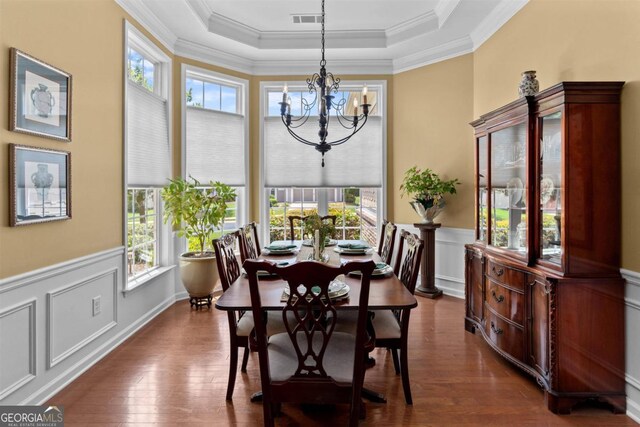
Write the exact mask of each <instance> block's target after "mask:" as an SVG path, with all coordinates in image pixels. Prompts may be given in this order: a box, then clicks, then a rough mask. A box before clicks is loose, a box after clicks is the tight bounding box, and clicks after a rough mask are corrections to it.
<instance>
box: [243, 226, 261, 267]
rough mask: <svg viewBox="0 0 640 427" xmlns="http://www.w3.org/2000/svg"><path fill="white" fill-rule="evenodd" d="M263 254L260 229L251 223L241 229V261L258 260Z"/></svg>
mask: <svg viewBox="0 0 640 427" xmlns="http://www.w3.org/2000/svg"><path fill="white" fill-rule="evenodd" d="M260 254H261V251H260V241H259V240H258V227H257V226H256V223H255V222H251V223H249V224H247V225H245V226H244V227H242V228H241V229H240V261H241V262H243V263H244V261H245V260H246V259H255V258H258V257H259V256H260Z"/></svg>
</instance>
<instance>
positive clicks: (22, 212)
mask: <svg viewBox="0 0 640 427" xmlns="http://www.w3.org/2000/svg"><path fill="white" fill-rule="evenodd" d="M9 161H10V164H9V174H10V177H9V180H10V187H9V197H10V204H11V213H10V217H9V225H10V226H12V227H15V226H18V225H26V224H33V223H38V222H47V221H57V220H62V219H70V218H71V153H69V152H68V151H59V150H49V149H44V148H36V147H28V146H26V145H17V144H9Z"/></svg>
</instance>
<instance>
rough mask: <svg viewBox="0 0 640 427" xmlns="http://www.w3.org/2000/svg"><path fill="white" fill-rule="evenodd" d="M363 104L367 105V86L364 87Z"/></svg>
mask: <svg viewBox="0 0 640 427" xmlns="http://www.w3.org/2000/svg"><path fill="white" fill-rule="evenodd" d="M362 103H363V104H366V103H367V85H364V87H363V88H362Z"/></svg>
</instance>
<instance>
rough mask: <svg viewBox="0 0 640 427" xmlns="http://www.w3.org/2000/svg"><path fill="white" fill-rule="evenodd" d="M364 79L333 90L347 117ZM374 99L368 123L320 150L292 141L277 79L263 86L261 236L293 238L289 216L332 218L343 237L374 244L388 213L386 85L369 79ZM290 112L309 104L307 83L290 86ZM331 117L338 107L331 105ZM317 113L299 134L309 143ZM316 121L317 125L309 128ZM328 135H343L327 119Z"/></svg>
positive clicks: (297, 233) (370, 98) (314, 137)
mask: <svg viewBox="0 0 640 427" xmlns="http://www.w3.org/2000/svg"><path fill="white" fill-rule="evenodd" d="M362 86H363V83H355V82H345V81H343V82H342V83H341V85H340V89H341V90H340V92H338V93H332V95H334V99H333V103H334V104H338V103H340V104H343V105H344V108H345V110H346V112H345V114H346V115H353V113H354V111H353V100H354V99H357V100H358V102H359V104H362V99H361V93H362ZM367 86H368V99H367V102H368V103H369V104H371V107H370V110H369V118H368V121H367V123H366V124H365V126H364V127H363V128H362V130H360V131H359V132H358V133H357V134H355V135H354V136H353V137H351V139H349V140H348V141H347V142H346V143H344V144H342V145H338V146H335V147H333V148H332V149H331V150H330V151H329V152H327V153H326V155H325V167H322V164H321V161H322V158H321V155H320V153H319V152H317V151H316V150H314V149H313V148H312V147H310V146H308V145H304V144H302V143H300V142H297V141H296V140H294V139H293V138H292V137H291V136H290V135H289V134H288V132H287V129H286V127H285V126H284V124H283V123H282V121H281V118H280V104H279V103H280V102H281V101H282V88H283V84H282V83H263V84H262V87H261V93H262V99H263V102H262V110H261V111H262V113H263V119H262V146H261V161H262V171H263V176H262V189H263V197H262V222H263V224H268V227H264V229H265V233H264V239H265V241H274V240H290V239H299V238H300V231H301V230H299V229H298V230H294V235H293V236H291V232H290V230H289V221H288V219H287V218H288V217H289V216H292V215H309V214H310V213H314V212H315V213H318V214H320V215H335V216H336V217H337V220H336V234H337V237H338V238H341V239H350V240H352V239H360V240H363V241H367V242H369V243H371V244H375V243H376V239H377V235H378V232H377V230H378V229H379V227H380V226H381V222H382V218H384V214H385V204H384V199H383V195H384V188H385V178H386V167H385V164H386V149H385V144H386V135H385V133H386V126H385V111H386V110H385V107H384V102H383V101H384V91H385V85H384V83H383V82H368V85H367ZM288 88H289V92H288V96H289V97H290V98H291V114H292V115H294V116H299V115H301V114H302V111H303V108H304V106H305V105H309V104H310V103H311V102H313V97H314V95H312V94H310V93H309V91H308V89H307V88H306V85H304V84H296V83H293V84H292V83H289V84H288ZM331 113H332V114H334V115H335V111H334V110H331ZM317 120H318V116H317V112H315V115H314V114H313V113H312V114H311V116H310V117H309V119H308V121H307V123H306V124H305V125H303V126H302V127H299V128H297V129H296V132H297V133H298V134H299V135H301V136H303V137H304V138H305V139H307V140H309V141H314V142H317V141H318V135H317V133H318V126H317ZM314 124H315V126H314ZM328 131H329V136H328V138H327V139H328V140H329V141H330V140H332V139H338V138H340V137H342V136H344V135H346V134H347V133H349V131H348V130H346V129H343V128H342V127H341V126H340V124H339V122H338V120H337V119H335V118H334V119H333V120H330V122H329V128H328Z"/></svg>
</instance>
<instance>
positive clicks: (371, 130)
mask: <svg viewBox="0 0 640 427" xmlns="http://www.w3.org/2000/svg"><path fill="white" fill-rule="evenodd" d="M264 120H265V122H264V185H265V187H278V188H283V187H360V188H363V187H381V186H382V181H383V176H382V170H383V164H382V159H383V147H382V142H383V135H382V118H381V117H379V116H370V117H369V119H368V121H367V123H366V124H365V126H364V127H363V128H362V129H361V130H360V131H359V132H358V133H357V134H355V135H354V136H352V137H351V139H349V140H348V141H347V142H345V143H344V144H342V145H338V146H334V147H333V148H332V149H331V150H330V151H329V152H328V153H326V154H325V167H324V168H323V167H322V155H321V154H320V152H318V151H316V150H315V149H314V148H313V147H311V146H309V145H305V144H302V143H300V142H298V141H296V140H294V139H293V137H292V136H291V135H289V132H287V129H286V127H285V126H284V124H283V123H282V121H281V119H280V117H267V118H265V119H264ZM315 120H316V119H315V118H314V117H311V118H309V121H308V122H307V123H306V124H305V125H303V126H302V127H300V128H298V129H296V133H297V134H298V135H300V136H302V137H303V138H305V139H307V140H308V141H318V126H314V123H316V122H315ZM332 120H333V121H332V122H331V123H330V124H329V137H328V138H327V139H328V140H334V139H338V138H340V137H342V136H344V135H347V134H348V132H349V131H348V130H347V129H344V128H343V127H342V126H341V125H340V124H339V123H337V120H336V119H335V117H332Z"/></svg>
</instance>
